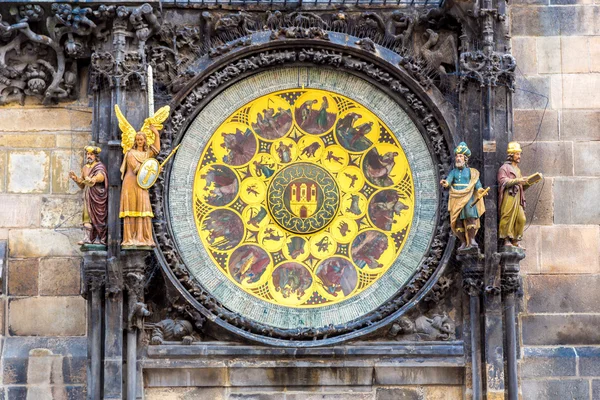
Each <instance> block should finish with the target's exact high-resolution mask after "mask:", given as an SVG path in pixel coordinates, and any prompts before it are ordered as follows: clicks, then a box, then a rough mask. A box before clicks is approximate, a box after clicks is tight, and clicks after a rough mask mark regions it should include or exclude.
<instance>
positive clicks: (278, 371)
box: [229, 367, 373, 386]
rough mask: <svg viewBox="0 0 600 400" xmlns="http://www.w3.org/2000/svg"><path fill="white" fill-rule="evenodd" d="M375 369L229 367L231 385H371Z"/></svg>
mask: <svg viewBox="0 0 600 400" xmlns="http://www.w3.org/2000/svg"><path fill="white" fill-rule="evenodd" d="M372 382H373V369H372V368H338V367H330V368H291V367H290V368H230V369H229V384H230V385H231V386H321V385H322V386H336V385H338V386H339V385H371V384H372Z"/></svg>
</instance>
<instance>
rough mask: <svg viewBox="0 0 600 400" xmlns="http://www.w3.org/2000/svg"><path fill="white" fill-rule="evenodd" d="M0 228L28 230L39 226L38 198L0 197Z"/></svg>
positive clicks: (39, 199) (22, 196)
mask: <svg viewBox="0 0 600 400" xmlns="http://www.w3.org/2000/svg"><path fill="white" fill-rule="evenodd" d="M0 204H1V205H2V206H0V226H1V227H3V228H13V227H18V228H30V227H38V226H39V225H40V207H41V205H42V201H41V198H40V197H39V196H31V195H11V194H1V195H0Z"/></svg>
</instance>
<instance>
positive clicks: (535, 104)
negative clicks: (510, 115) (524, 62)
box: [514, 75, 550, 110]
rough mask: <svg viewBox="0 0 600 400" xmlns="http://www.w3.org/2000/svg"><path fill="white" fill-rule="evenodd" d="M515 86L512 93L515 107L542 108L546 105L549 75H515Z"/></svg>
mask: <svg viewBox="0 0 600 400" xmlns="http://www.w3.org/2000/svg"><path fill="white" fill-rule="evenodd" d="M515 86H516V88H517V90H516V91H515V94H514V107H515V109H538V110H543V109H544V108H545V107H546V104H547V98H550V77H548V76H530V77H523V76H522V75H520V76H519V75H517V81H516V84H515ZM518 89H523V90H518ZM538 93H539V94H538Z"/></svg>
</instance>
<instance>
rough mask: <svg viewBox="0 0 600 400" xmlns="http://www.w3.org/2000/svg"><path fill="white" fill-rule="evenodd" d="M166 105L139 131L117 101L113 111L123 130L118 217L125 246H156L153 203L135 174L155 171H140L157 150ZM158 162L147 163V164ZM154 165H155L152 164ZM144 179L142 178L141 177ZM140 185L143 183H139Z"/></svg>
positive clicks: (150, 165)
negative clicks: (121, 221)
mask: <svg viewBox="0 0 600 400" xmlns="http://www.w3.org/2000/svg"><path fill="white" fill-rule="evenodd" d="M169 111H170V108H169V106H165V107H162V108H161V109H159V110H158V111H157V112H156V114H154V116H152V117H149V118H146V120H145V121H144V125H143V126H142V129H141V130H140V131H138V132H136V130H135V129H134V128H133V126H131V124H130V123H129V122H128V121H127V120H126V119H125V117H124V116H123V114H122V113H121V110H120V109H119V106H118V105H115V113H116V115H117V118H118V120H119V128H120V129H121V132H122V140H121V147H123V154H125V156H124V158H123V164H121V179H122V180H123V186H122V188H121V206H120V212H119V217H120V218H123V242H122V243H121V246H123V247H124V248H145V247H155V246H156V244H155V243H154V239H153V237H152V218H153V217H154V213H153V212H152V205H151V204H150V193H149V192H148V187H147V186H145V185H140V180H138V174H142V173H143V174H145V175H146V176H147V175H148V174H158V172H159V171H158V170H153V171H142V165H143V164H144V162H145V161H146V160H148V159H152V158H154V157H156V156H157V155H158V153H159V152H160V135H159V131H160V130H161V129H162V123H163V122H164V121H165V120H166V119H167V118H168V116H169ZM156 165H158V164H157V163H155V164H152V163H150V164H147V166H149V167H155V166H156ZM155 169H156V168H155ZM141 181H144V180H141ZM142 186H143V187H142Z"/></svg>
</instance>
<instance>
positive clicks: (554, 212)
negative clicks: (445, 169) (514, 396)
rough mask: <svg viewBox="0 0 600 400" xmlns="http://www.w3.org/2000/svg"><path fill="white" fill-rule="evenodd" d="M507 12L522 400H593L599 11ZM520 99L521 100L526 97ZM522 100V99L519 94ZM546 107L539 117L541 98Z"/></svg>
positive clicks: (575, 4) (523, 0)
mask: <svg viewBox="0 0 600 400" xmlns="http://www.w3.org/2000/svg"><path fill="white" fill-rule="evenodd" d="M593 3H594V2H593V1H588V0H582V1H578V0H566V1H565V0H517V1H515V2H512V3H511V4H512V6H511V13H512V19H511V21H512V35H513V40H512V45H513V52H514V54H515V56H516V57H517V62H518V65H519V71H518V75H519V76H518V80H517V84H518V88H519V89H521V90H519V89H518V90H517V91H516V93H515V103H514V105H515V111H514V121H515V138H516V139H517V140H519V141H521V143H522V144H525V145H527V144H528V143H529V142H531V141H532V140H534V138H535V137H536V134H537V131H538V126H539V124H540V121H541V119H542V116H543V122H542V124H541V130H540V133H539V136H538V137H537V140H536V141H535V143H533V144H532V145H529V146H527V147H525V148H524V150H523V162H522V170H523V172H524V173H526V174H528V173H533V172H534V171H541V172H543V173H544V175H545V177H546V179H545V184H544V186H543V189H541V194H540V196H539V203H538V204H537V208H536V209H535V214H534V213H533V211H534V207H535V202H536V201H535V200H536V198H537V196H538V192H539V191H540V188H539V187H538V188H532V189H531V190H530V192H529V193H528V201H529V204H528V206H527V214H528V220H529V221H533V223H532V225H531V226H530V227H529V229H528V230H527V232H526V233H525V241H524V242H525V243H524V246H525V247H526V248H527V258H526V259H525V260H524V262H523V264H522V267H523V270H524V271H523V272H524V274H525V276H524V299H523V307H522V312H521V314H520V318H519V320H520V328H521V334H522V335H521V344H522V348H521V354H522V357H523V359H522V362H521V366H520V368H521V370H520V376H521V384H522V392H523V398H524V399H542V398H543V399H566V398H569V399H571V398H572V399H586V400H587V399H599V398H600V290H598V287H599V284H600V227H599V224H600V206H599V205H598V199H599V198H600V96H598V93H599V92H600V7H599V6H598V5H597V4H598V2H597V1H596V5H594V4H593ZM525 90H526V91H525ZM527 91H528V92H527ZM530 92H536V93H539V94H542V95H544V96H546V97H547V98H548V107H547V109H546V110H545V112H544V107H545V105H546V98H544V97H543V96H539V95H536V94H534V93H530Z"/></svg>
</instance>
